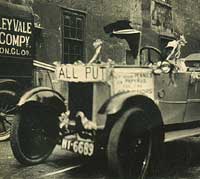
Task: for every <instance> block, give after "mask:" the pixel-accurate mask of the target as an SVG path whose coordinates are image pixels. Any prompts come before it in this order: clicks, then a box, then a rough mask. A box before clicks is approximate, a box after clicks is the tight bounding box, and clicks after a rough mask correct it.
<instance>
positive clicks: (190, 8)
mask: <svg viewBox="0 0 200 179" xmlns="http://www.w3.org/2000/svg"><path fill="white" fill-rule="evenodd" d="M2 1H7V2H9V3H13V4H16V5H17V6H25V7H26V8H29V9H30V10H31V11H32V12H33V14H34V17H35V37H36V54H35V58H36V59H37V60H39V61H43V62H47V63H53V62H54V61H59V62H61V63H74V62H75V61H77V60H81V61H83V62H88V61H89V60H90V59H91V58H92V56H93V54H94V52H95V49H94V47H93V45H92V44H93V42H94V41H95V40H96V39H102V40H103V42H104V43H103V48H102V60H104V61H106V60H107V59H108V58H109V59H112V60H114V61H115V62H116V63H122V62H124V61H125V60H126V58H127V56H128V55H127V52H128V48H129V47H128V45H127V43H126V42H125V41H124V40H119V39H116V38H114V37H113V38H111V37H109V35H108V34H106V33H105V32H104V29H103V27H104V26H106V25H108V24H110V23H113V22H115V21H117V20H129V21H131V25H132V27H133V28H135V29H136V30H139V31H141V32H142V40H141V46H146V45H149V46H154V47H157V48H159V49H161V50H163V49H164V47H165V46H166V44H167V43H168V42H169V41H170V40H173V39H174V38H175V37H176V35H175V34H184V36H185V38H186V40H187V41H188V44H187V45H186V46H185V47H184V48H183V49H182V57H185V56H187V55H188V54H190V53H194V52H200V35H199V31H200V30H199V29H200V20H199V19H200V13H199V10H200V1H199V0H193V1H187V0H110V1H107V0H87V1H83V0H2ZM133 63H134V62H133ZM63 86H65V85H63ZM59 88H60V89H61V91H63V90H64V91H65V90H66V89H64V87H62V85H61V87H59Z"/></svg>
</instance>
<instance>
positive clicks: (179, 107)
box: [11, 29, 200, 179]
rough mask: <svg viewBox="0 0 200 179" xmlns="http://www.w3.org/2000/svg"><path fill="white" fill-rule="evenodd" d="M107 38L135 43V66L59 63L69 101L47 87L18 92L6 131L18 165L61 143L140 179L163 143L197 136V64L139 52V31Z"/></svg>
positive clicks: (29, 162)
mask: <svg viewBox="0 0 200 179" xmlns="http://www.w3.org/2000/svg"><path fill="white" fill-rule="evenodd" d="M112 35H113V36H116V37H120V38H123V37H125V39H129V42H130V39H132V40H135V41H131V43H132V44H134V48H133V49H131V50H134V49H135V50H136V52H133V53H132V54H133V56H134V58H135V59H137V60H136V61H137V62H135V64H132V65H127V64H121V65H120V64H115V63H113V62H112V61H108V62H106V63H105V62H104V63H103V62H99V63H98V64H97V63H95V59H94V60H92V62H91V63H88V64H83V63H76V64H60V65H57V67H56V70H55V74H56V77H57V80H63V81H65V82H66V85H67V86H68V98H67V99H64V97H63V96H62V94H59V93H58V92H57V91H55V90H52V89H49V88H46V87H38V88H34V89H32V90H30V91H28V92H26V93H25V94H24V95H23V96H22V97H21V99H20V101H19V103H18V105H17V106H18V109H17V112H16V117H15V121H14V125H13V128H12V135H11V147H12V150H13V153H14V155H15V157H16V159H17V160H18V161H19V162H20V163H22V164H25V165H32V164H37V163H40V162H43V161H44V160H45V159H46V158H47V157H48V156H49V155H50V154H51V152H52V150H53V149H54V147H55V145H56V144H59V145H61V148H63V149H64V150H67V151H72V152H74V153H77V154H80V155H84V156H86V157H92V156H96V155H97V154H99V153H102V154H104V156H106V158H107V161H108V168H109V171H110V174H112V175H113V176H114V177H119V178H121V179H122V178H140V179H142V178H144V177H145V175H146V173H147V170H148V169H149V168H151V166H155V164H157V165H158V163H156V162H157V161H158V159H159V153H160V151H161V148H162V144H163V143H164V142H168V141H172V140H176V139H179V138H183V137H187V136H192V135H196V134H199V133H200V128H199V125H200V121H199V119H200V110H199V105H200V104H199V103H200V73H199V66H198V67H196V69H193V70H192V71H191V70H189V68H190V67H187V66H186V68H185V70H179V69H178V68H175V67H174V66H173V65H174V64H169V63H168V62H165V61H164V60H163V59H162V55H161V54H160V51H159V50H158V49H156V48H153V47H143V48H141V49H140V47H139V44H140V36H141V33H140V32H139V31H136V30H133V29H128V30H117V31H113V33H112ZM129 37H130V38H129ZM100 44H101V43H100ZM129 45H131V44H129ZM138 49H140V50H138ZM151 54H154V55H151ZM155 54H157V55H155ZM97 55H98V53H97V54H96V56H97ZM158 64H161V65H158ZM168 68H169V70H168ZM152 168H153V167H152Z"/></svg>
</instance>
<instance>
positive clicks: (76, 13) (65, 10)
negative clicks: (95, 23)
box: [61, 8, 86, 64]
mask: <svg viewBox="0 0 200 179" xmlns="http://www.w3.org/2000/svg"><path fill="white" fill-rule="evenodd" d="M65 14H66V15H69V16H75V17H76V18H77V17H78V18H81V19H82V20H83V29H82V39H78V38H70V37H65V35H64V30H65V29H64V27H65V23H64V16H65ZM75 28H76V27H75ZM85 28H86V12H84V11H80V10H76V9H71V8H62V10H61V41H62V60H61V62H62V63H63V64H70V63H73V62H70V60H69V61H68V62H65V54H66V53H65V47H64V43H65V40H66V39H69V40H71V41H73V42H81V43H82V60H81V61H83V62H85V34H86V33H85Z"/></svg>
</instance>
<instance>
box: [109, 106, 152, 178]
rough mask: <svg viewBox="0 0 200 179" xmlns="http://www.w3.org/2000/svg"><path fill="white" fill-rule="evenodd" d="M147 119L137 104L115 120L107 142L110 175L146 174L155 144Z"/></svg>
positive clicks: (133, 175)
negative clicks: (146, 124) (136, 106)
mask: <svg viewBox="0 0 200 179" xmlns="http://www.w3.org/2000/svg"><path fill="white" fill-rule="evenodd" d="M145 120H146V116H145V113H144V111H143V110H142V109H139V108H133V109H129V110H127V111H126V112H125V113H124V114H122V116H121V118H120V119H119V120H118V121H117V122H116V123H115V124H114V126H113V128H112V129H111V132H110V136H109V140H108V146H107V157H108V167H109V174H110V178H119V179H122V178H123V179H144V178H145V175H146V173H147V169H148V166H149V162H150V158H151V153H152V146H153V135H152V132H151V131H150V130H148V129H145V126H144V124H145V122H144V121H145Z"/></svg>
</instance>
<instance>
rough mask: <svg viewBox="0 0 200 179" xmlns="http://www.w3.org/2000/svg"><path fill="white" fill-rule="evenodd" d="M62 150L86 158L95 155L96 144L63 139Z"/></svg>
mask: <svg viewBox="0 0 200 179" xmlns="http://www.w3.org/2000/svg"><path fill="white" fill-rule="evenodd" d="M62 149H66V150H69V151H72V152H74V153H78V154H81V155H85V156H92V155H93V153H94V142H88V141H78V140H68V139H63V141H62Z"/></svg>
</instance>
